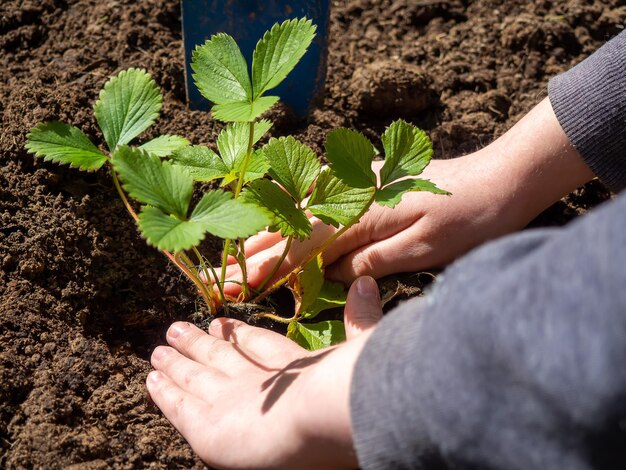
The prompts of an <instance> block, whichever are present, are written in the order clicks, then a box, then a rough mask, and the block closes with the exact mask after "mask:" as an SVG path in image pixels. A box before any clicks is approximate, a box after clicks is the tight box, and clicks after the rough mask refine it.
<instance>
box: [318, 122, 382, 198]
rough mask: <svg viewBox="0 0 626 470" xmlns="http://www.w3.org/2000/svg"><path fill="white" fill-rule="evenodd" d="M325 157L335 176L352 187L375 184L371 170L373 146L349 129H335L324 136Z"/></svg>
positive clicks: (363, 137)
mask: <svg viewBox="0 0 626 470" xmlns="http://www.w3.org/2000/svg"><path fill="white" fill-rule="evenodd" d="M326 158H328V161H329V162H330V167H331V169H332V170H333V173H334V174H335V176H336V177H337V178H339V179H341V180H342V181H344V182H345V183H346V184H349V185H350V186H352V187H354V188H369V187H373V186H376V174H375V173H374V171H373V170H372V159H373V158H374V146H373V145H372V143H371V142H370V141H369V139H368V138H367V137H365V136H364V135H363V134H361V133H360V132H357V131H353V130H351V129H336V130H334V131H331V132H330V133H329V134H328V137H327V138H326Z"/></svg>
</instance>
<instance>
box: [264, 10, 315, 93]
mask: <svg viewBox="0 0 626 470" xmlns="http://www.w3.org/2000/svg"><path fill="white" fill-rule="evenodd" d="M315 29H316V27H315V26H314V25H313V24H312V23H311V20H307V19H306V18H301V19H299V20H298V19H293V20H291V21H289V20H288V21H285V22H283V23H282V24H280V25H279V24H275V25H274V26H272V29H271V30H270V31H268V32H266V33H265V34H264V35H263V39H261V40H260V41H259V42H258V43H257V45H256V48H255V49H254V54H253V56H252V86H253V89H254V99H256V98H257V97H259V96H260V95H262V94H263V93H265V92H266V91H267V90H271V89H272V88H274V87H276V86H277V85H278V84H279V83H280V82H282V81H283V80H284V79H285V77H286V76H287V75H288V74H289V72H291V70H293V68H294V67H295V66H296V64H297V63H298V61H299V60H300V59H301V58H302V56H303V55H304V53H305V52H306V50H307V48H308V47H309V45H310V44H311V41H312V40H313V37H314V36H315Z"/></svg>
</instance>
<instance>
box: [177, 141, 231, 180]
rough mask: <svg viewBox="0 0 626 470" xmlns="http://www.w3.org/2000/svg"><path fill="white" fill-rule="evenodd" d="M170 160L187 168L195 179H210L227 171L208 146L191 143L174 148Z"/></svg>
mask: <svg viewBox="0 0 626 470" xmlns="http://www.w3.org/2000/svg"><path fill="white" fill-rule="evenodd" d="M171 160H172V162H173V163H174V164H175V165H177V166H180V167H182V168H184V169H185V170H187V172H188V173H189V174H190V175H191V176H192V177H193V179H194V180H195V181H212V180H214V179H218V178H223V177H224V176H226V175H227V174H228V172H229V170H228V167H227V166H226V165H225V164H224V162H223V161H222V159H221V158H220V157H219V155H218V154H216V153H215V152H214V151H213V150H211V149H210V148H209V147H205V146H202V145H192V146H190V147H184V148H182V149H178V150H176V151H175V152H174V153H173V154H172V156H171Z"/></svg>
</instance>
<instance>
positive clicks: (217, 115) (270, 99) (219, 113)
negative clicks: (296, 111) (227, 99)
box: [211, 96, 279, 122]
mask: <svg viewBox="0 0 626 470" xmlns="http://www.w3.org/2000/svg"><path fill="white" fill-rule="evenodd" d="M278 99H279V98H278V96H261V97H259V98H257V99H256V100H254V101H253V102H249V101H237V102H233V103H223V104H216V105H215V106H213V107H212V108H211V113H212V114H213V118H214V119H217V120H218V121H222V122H252V121H255V120H256V119H257V118H258V117H260V116H261V115H262V114H263V113H264V112H266V111H269V109H270V108H271V107H272V106H274V105H275V104H276V103H277V102H278Z"/></svg>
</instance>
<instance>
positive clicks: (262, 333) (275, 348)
mask: <svg viewBox="0 0 626 470" xmlns="http://www.w3.org/2000/svg"><path fill="white" fill-rule="evenodd" d="M209 332H210V333H211V335H212V336H215V337H216V338H219V339H221V340H224V341H228V342H229V343H231V344H233V345H236V346H237V349H239V350H241V351H243V352H245V353H247V354H250V355H253V356H255V357H258V358H259V359H261V360H265V359H271V358H274V357H281V359H282V361H283V362H284V360H285V356H287V355H288V354H291V353H297V354H299V355H301V354H302V352H303V351H304V349H303V348H302V347H300V346H298V345H297V344H296V343H294V342H293V341H291V340H290V339H288V338H286V337H285V336H283V335H281V334H278V333H275V332H273V331H270V330H267V329H265V328H258V327H254V326H250V325H247V324H246V323H244V322H242V321H239V320H234V319H232V318H216V319H215V320H213V321H212V322H211V324H210V325H209Z"/></svg>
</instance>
